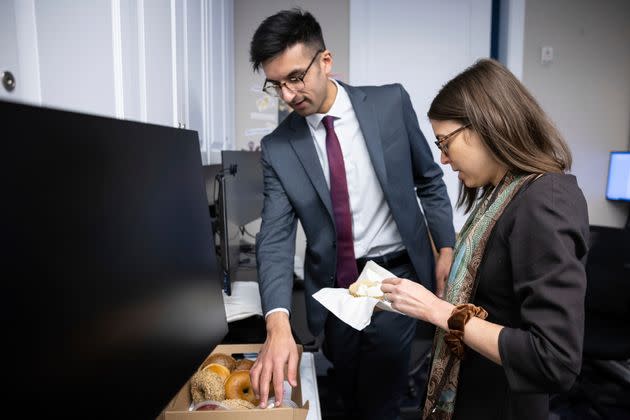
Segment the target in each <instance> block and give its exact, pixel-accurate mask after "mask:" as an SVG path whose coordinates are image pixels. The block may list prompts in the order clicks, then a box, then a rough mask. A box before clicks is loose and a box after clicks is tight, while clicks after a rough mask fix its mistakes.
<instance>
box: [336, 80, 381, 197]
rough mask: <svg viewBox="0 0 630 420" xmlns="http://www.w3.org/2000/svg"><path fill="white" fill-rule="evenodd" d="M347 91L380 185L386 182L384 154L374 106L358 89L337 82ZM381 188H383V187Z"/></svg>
mask: <svg viewBox="0 0 630 420" xmlns="http://www.w3.org/2000/svg"><path fill="white" fill-rule="evenodd" d="M339 83H340V84H341V85H343V87H344V88H345V89H346V92H348V96H349V97H350V102H352V107H353V108H354V113H355V115H356V116H357V120H358V121H359V126H360V127H361V132H362V133H363V137H364V138H365V143H366V145H367V148H368V153H369V154H370V160H371V161H372V165H373V166H374V171H375V172H376V176H377V177H378V179H379V180H380V181H381V185H382V186H384V185H386V184H387V170H386V168H385V154H384V152H383V143H382V141H381V133H380V130H379V127H378V124H377V121H378V120H377V115H376V112H375V111H374V107H373V106H372V104H371V103H368V101H367V95H366V94H365V93H364V92H363V91H362V90H360V89H357V88H355V87H352V86H348V85H346V84H345V83H341V82H339ZM383 189H385V188H384V187H383Z"/></svg>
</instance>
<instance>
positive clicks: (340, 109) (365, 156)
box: [265, 79, 404, 317]
mask: <svg viewBox="0 0 630 420" xmlns="http://www.w3.org/2000/svg"><path fill="white" fill-rule="evenodd" d="M331 80H332V81H333V83H335V85H336V86H337V95H336V97H335V101H334V103H333V104H332V106H331V108H330V110H329V111H328V113H326V114H312V115H309V116H307V117H306V121H307V123H308V128H309V130H310V131H311V135H312V136H313V142H314V143H315V150H316V151H317V156H318V157H319V162H320V164H321V165H322V169H323V171H324V177H325V178H326V184H327V185H328V188H330V171H329V168H328V154H327V153H326V128H325V127H324V124H322V120H323V118H324V117H325V116H326V115H330V116H332V117H334V127H335V133H336V134H337V138H338V139H339V143H340V146H341V152H342V154H343V162H344V166H345V168H346V182H347V184H348V195H349V198H350V213H351V214H352V236H353V238H354V256H355V258H361V257H376V256H380V255H385V254H389V253H390V252H395V251H400V250H402V249H404V245H403V243H402V238H401V237H400V233H399V232H398V227H397V226H396V222H395V221H394V218H393V216H392V214H391V211H390V209H389V205H388V204H387V201H386V200H385V195H384V194H383V189H382V188H381V184H380V183H379V181H378V178H377V177H376V173H375V172H374V167H373V166H372V161H371V160H370V155H369V153H368V149H367V145H366V144H365V138H364V137H363V133H362V132H361V127H360V126H359V121H358V120H357V116H356V114H355V113H354V109H353V108H352V103H351V102H350V97H349V96H348V93H347V92H346V91H345V89H344V88H343V87H342V86H341V85H339V83H337V81H336V80H334V79H331ZM278 310H282V311H283V312H287V313H288V311H287V310H286V309H284V308H275V309H272V310H270V311H269V312H267V314H266V315H265V317H266V316H268V315H269V314H271V313H272V312H276V311H278Z"/></svg>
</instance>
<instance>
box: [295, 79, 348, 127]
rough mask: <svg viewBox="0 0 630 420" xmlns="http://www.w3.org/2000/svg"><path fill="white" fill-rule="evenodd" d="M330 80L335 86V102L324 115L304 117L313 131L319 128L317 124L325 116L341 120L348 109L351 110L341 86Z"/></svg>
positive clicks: (346, 95) (346, 94)
mask: <svg viewBox="0 0 630 420" xmlns="http://www.w3.org/2000/svg"><path fill="white" fill-rule="evenodd" d="M330 80H332V82H333V83H334V84H335V85H337V95H336V96H335V101H334V102H333V104H332V106H331V107H330V109H329V110H328V112H327V113H326V114H311V115H308V116H307V117H306V121H307V122H308V124H309V125H310V126H311V128H312V129H313V130H316V129H317V128H318V127H319V124H320V123H321V122H322V120H323V119H324V117H325V116H326V115H330V116H332V117H334V118H335V119H336V120H337V119H339V118H341V116H342V115H343V114H344V113H345V112H346V111H347V110H348V109H350V108H352V103H351V102H350V97H349V96H348V93H347V92H346V90H345V89H344V88H343V86H341V85H340V84H339V83H338V82H337V81H336V80H335V79H330Z"/></svg>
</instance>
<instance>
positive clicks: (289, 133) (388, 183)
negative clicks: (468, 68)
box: [256, 83, 455, 335]
mask: <svg viewBox="0 0 630 420" xmlns="http://www.w3.org/2000/svg"><path fill="white" fill-rule="evenodd" d="M340 84H341V85H342V86H343V87H344V88H345V89H346V91H347V92H348V95H349V96H350V101H351V102H352V106H353V108H354V112H355V114H356V116H357V119H358V121H359V125H360V127H361V131H362V133H363V136H364V138H365V142H366V144H367V148H368V152H369V155H370V159H371V161H372V165H373V166H374V170H375V172H376V176H377V177H378V181H379V183H380V185H381V187H382V189H383V192H384V194H385V199H386V200H387V203H388V204H389V208H390V209H391V212H392V215H393V218H394V220H395V222H396V225H397V226H398V230H399V232H400V235H401V237H402V240H403V243H404V246H405V247H406V248H407V251H408V253H409V256H410V257H411V261H412V263H413V266H414V268H415V270H416V273H417V274H418V279H419V281H420V282H421V283H422V284H423V285H425V287H427V288H429V289H430V290H433V287H434V286H433V283H434V277H435V275H434V269H433V268H434V260H433V252H432V249H431V245H430V241H429V237H428V232H427V224H428V226H429V228H430V231H431V235H432V237H433V240H434V242H435V244H436V246H437V248H441V247H452V246H453V244H454V242H455V232H454V229H453V221H452V220H453V217H452V207H451V203H450V201H449V198H448V195H447V191H446V186H445V184H444V181H443V179H442V175H443V173H442V170H441V169H440V167H439V165H438V164H437V163H436V162H435V161H434V159H433V155H432V153H431V150H430V148H429V145H428V143H427V141H426V139H425V137H424V135H423V134H422V132H421V131H420V127H419V125H418V118H417V116H416V113H415V111H414V109H413V106H412V104H411V100H410V98H409V95H408V94H407V92H406V91H405V89H404V88H403V87H402V86H401V85H399V84H392V85H386V86H368V87H352V86H349V85H346V84H343V83H340ZM261 150H262V167H263V178H264V195H265V198H264V206H263V211H262V223H261V228H260V232H259V233H258V234H257V235H256V258H257V266H258V279H259V285H260V294H261V302H262V308H263V312H264V313H267V311H269V310H270V309H273V308H278V307H281V308H286V309H289V310H290V308H291V296H292V288H293V261H294V260H293V258H294V255H295V237H296V228H297V221H298V219H299V220H300V222H301V224H302V228H303V229H304V233H305V234H306V253H305V260H304V286H305V290H306V293H305V296H306V310H307V319H308V325H309V329H310V330H311V332H312V333H313V334H314V335H317V334H319V332H320V331H321V330H322V328H323V325H324V321H325V320H326V316H327V310H326V309H325V308H324V307H323V306H322V305H321V304H319V303H318V302H317V301H316V300H315V299H313V298H312V295H313V294H314V293H315V292H317V291H318V290H319V289H321V288H324V287H334V280H335V267H336V249H335V245H336V241H335V238H336V234H335V224H334V218H333V212H332V204H331V199H330V191H329V189H328V186H327V185H326V180H325V178H324V173H323V170H322V167H321V164H320V162H319V158H318V156H317V152H316V151H315V145H314V141H313V138H312V135H311V132H310V131H309V128H308V125H307V122H306V119H305V118H304V117H302V116H300V115H298V114H297V113H295V112H293V113H291V114H289V116H287V118H286V119H285V120H284V121H282V122H281V123H280V125H279V126H278V127H277V128H276V129H275V130H274V131H273V132H272V133H271V134H269V135H267V136H265V137H264V138H263V139H262V142H261ZM418 197H419V198H420V202H421V204H422V210H424V216H426V221H425V217H423V214H422V211H421V209H420V206H419V204H418Z"/></svg>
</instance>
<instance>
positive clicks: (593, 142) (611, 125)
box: [522, 0, 630, 227]
mask: <svg viewBox="0 0 630 420" xmlns="http://www.w3.org/2000/svg"><path fill="white" fill-rule="evenodd" d="M525 4H526V6H525V7H526V8H525V28H524V54H523V79H522V80H523V82H524V84H525V85H526V86H527V87H528V88H529V89H530V90H531V91H532V93H533V94H534V96H535V97H536V98H537V99H538V101H539V102H540V104H541V105H542V107H543V108H544V109H545V110H546V111H547V112H548V113H549V114H550V116H551V118H552V119H553V120H554V121H555V123H556V125H557V126H558V128H559V129H560V131H561V133H562V134H563V135H564V136H565V138H566V140H567V142H568V143H569V146H570V147H571V151H572V152H573V158H574V161H573V171H572V172H573V173H574V174H575V175H576V176H577V178H578V182H579V184H580V186H581V188H582V190H583V191H584V194H585V196H586V200H587V202H588V206H589V217H590V222H591V224H595V225H604V226H612V227H621V226H623V224H624V223H625V220H626V217H627V215H628V211H629V210H628V205H627V204H625V203H612V202H607V201H606V199H605V188H606V175H607V170H608V152H609V151H610V150H629V149H630V24H629V22H630V2H628V1H627V0H603V1H593V0H553V1H549V0H527V1H526V3H525ZM543 46H551V47H553V59H552V61H551V62H549V63H547V64H543V63H541V48H542V47H543Z"/></svg>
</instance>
